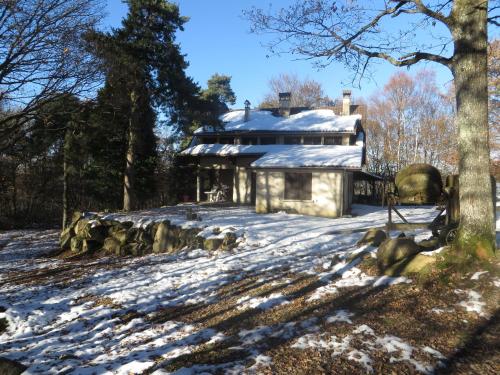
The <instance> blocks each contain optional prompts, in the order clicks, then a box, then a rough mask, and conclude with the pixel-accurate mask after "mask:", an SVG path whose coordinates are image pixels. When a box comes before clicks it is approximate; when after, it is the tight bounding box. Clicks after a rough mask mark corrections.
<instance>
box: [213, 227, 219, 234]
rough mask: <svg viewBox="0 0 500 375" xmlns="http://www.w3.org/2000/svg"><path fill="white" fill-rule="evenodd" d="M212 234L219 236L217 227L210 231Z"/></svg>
mask: <svg viewBox="0 0 500 375" xmlns="http://www.w3.org/2000/svg"><path fill="white" fill-rule="evenodd" d="M212 233H213V234H215V235H217V234H220V228H219V227H215V228H214V229H212Z"/></svg>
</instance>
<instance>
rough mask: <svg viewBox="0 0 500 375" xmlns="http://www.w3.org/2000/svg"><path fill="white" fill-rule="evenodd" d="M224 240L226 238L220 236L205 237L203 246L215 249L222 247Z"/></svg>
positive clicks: (207, 248) (210, 249)
mask: <svg viewBox="0 0 500 375" xmlns="http://www.w3.org/2000/svg"><path fill="white" fill-rule="evenodd" d="M223 241H224V239H222V238H219V237H211V238H205V240H204V241H203V248H204V249H205V250H207V251H215V250H217V249H219V248H220V247H221V245H222V243H223Z"/></svg>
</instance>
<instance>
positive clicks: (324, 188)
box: [182, 90, 368, 217]
mask: <svg viewBox="0 0 500 375" xmlns="http://www.w3.org/2000/svg"><path fill="white" fill-rule="evenodd" d="M290 99H291V94H290V93H281V94H280V96H279V103H280V104H279V108H274V109H261V110H253V109H250V103H249V102H248V101H246V102H245V109H244V110H234V111H230V112H227V113H226V114H224V115H222V116H221V120H222V123H223V128H221V129H217V128H213V127H207V126H205V127H203V128H200V129H197V130H196V131H195V136H194V138H193V141H192V142H191V144H190V146H189V147H188V148H187V149H185V150H184V151H183V152H182V155H184V156H185V157H188V158H189V159H190V161H191V163H193V164H194V165H196V166H197V171H198V173H197V187H196V200H197V201H198V202H201V201H206V200H208V199H210V196H211V195H212V193H213V191H214V190H213V188H214V186H217V185H221V184H222V185H224V186H227V194H226V195H227V198H228V200H231V201H232V202H234V203H239V204H251V205H255V209H256V212H258V213H266V212H275V211H281V210H284V211H287V212H295V213H301V214H307V215H316V216H325V217H339V216H342V215H344V214H348V213H349V212H350V209H351V204H352V201H353V191H354V188H353V186H354V181H355V180H357V179H360V178H361V179H362V178H365V177H366V176H368V175H367V174H366V173H364V171H363V167H364V165H365V148H366V143H365V132H364V130H363V127H362V116H361V114H359V113H351V112H353V109H356V108H358V107H357V106H353V105H352V104H351V92H350V91H348V90H344V92H343V100H342V109H341V111H339V110H338V109H335V108H332V107H328V108H317V109H309V108H295V107H290ZM358 109H359V108H358ZM336 112H341V113H339V114H337V113H336Z"/></svg>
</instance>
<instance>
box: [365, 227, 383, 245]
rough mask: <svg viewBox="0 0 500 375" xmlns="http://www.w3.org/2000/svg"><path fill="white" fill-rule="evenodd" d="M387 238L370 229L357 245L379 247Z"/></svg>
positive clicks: (374, 229)
mask: <svg viewBox="0 0 500 375" xmlns="http://www.w3.org/2000/svg"><path fill="white" fill-rule="evenodd" d="M386 238H387V234H386V233H385V232H384V231H383V230H381V229H376V228H370V229H368V231H367V232H366V233H365V235H364V236H363V238H362V239H360V240H359V241H358V245H365V244H370V245H372V246H380V244H381V243H382V242H383V241H384V240H385V239H386Z"/></svg>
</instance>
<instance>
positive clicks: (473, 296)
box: [455, 289, 486, 316]
mask: <svg viewBox="0 0 500 375" xmlns="http://www.w3.org/2000/svg"><path fill="white" fill-rule="evenodd" d="M455 293H456V294H458V295H465V296H466V297H467V299H466V300H464V301H461V302H460V303H459V304H458V305H459V306H460V307H463V308H464V309H465V310H466V311H470V312H474V313H476V314H478V315H479V316H486V314H485V312H484V311H483V308H484V307H485V306H486V303H485V302H483V301H482V297H481V294H479V293H478V292H476V291H475V290H465V291H464V290H460V289H456V290H455Z"/></svg>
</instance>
